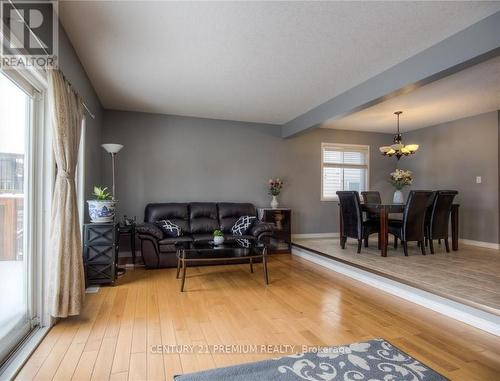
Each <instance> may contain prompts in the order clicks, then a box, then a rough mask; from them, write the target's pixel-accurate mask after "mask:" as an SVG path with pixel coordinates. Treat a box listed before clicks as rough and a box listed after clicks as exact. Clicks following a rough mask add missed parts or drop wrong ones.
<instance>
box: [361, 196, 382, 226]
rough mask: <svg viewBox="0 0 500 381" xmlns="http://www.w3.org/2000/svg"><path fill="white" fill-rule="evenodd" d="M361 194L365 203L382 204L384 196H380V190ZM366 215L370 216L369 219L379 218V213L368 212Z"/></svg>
mask: <svg viewBox="0 0 500 381" xmlns="http://www.w3.org/2000/svg"><path fill="white" fill-rule="evenodd" d="M361 196H362V197H363V201H364V203H365V204H382V197H380V192H379V191H365V192H361ZM366 217H368V219H369V220H377V219H378V218H379V214H378V213H373V212H367V213H366Z"/></svg>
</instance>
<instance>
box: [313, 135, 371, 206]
mask: <svg viewBox="0 0 500 381" xmlns="http://www.w3.org/2000/svg"><path fill="white" fill-rule="evenodd" d="M369 161H370V147H369V146H361V145H350V144H349V145H348V144H333V143H322V144H321V200H322V201H333V200H337V199H338V198H337V194H336V192H337V191H341V190H354V191H358V192H361V191H364V190H367V189H369V184H368V182H369V171H370V170H369Z"/></svg>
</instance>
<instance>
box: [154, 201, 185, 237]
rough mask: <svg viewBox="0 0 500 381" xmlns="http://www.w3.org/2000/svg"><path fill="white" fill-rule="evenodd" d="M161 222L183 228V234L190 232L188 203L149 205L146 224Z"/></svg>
mask: <svg viewBox="0 0 500 381" xmlns="http://www.w3.org/2000/svg"><path fill="white" fill-rule="evenodd" d="M161 220H170V221H172V222H173V223H174V224H176V225H178V226H179V227H180V228H181V230H182V234H188V233H189V232H190V229H189V208H188V204H186V203H173V202H169V203H161V204H148V205H147V206H146V210H145V211H144V222H151V223H155V222H156V221H161Z"/></svg>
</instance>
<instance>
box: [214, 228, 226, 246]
mask: <svg viewBox="0 0 500 381" xmlns="http://www.w3.org/2000/svg"><path fill="white" fill-rule="evenodd" d="M223 243H224V233H222V231H220V230H214V245H216V246H219V245H222V244H223Z"/></svg>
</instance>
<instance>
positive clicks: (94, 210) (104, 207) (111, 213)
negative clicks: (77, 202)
mask: <svg viewBox="0 0 500 381" xmlns="http://www.w3.org/2000/svg"><path fill="white" fill-rule="evenodd" d="M107 190H108V188H103V187H98V186H94V193H93V195H94V197H95V198H94V199H93V200H88V201H87V203H88V205H89V216H90V220H91V222H111V221H113V220H114V218H115V209H116V201H115V200H113V197H112V196H111V194H110V193H109V192H107Z"/></svg>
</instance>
